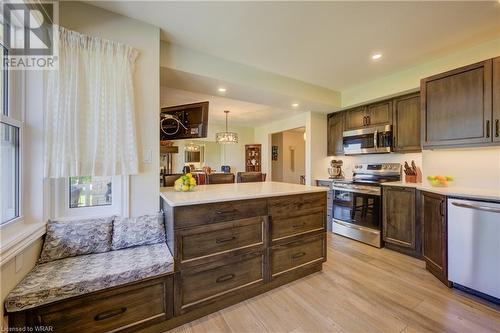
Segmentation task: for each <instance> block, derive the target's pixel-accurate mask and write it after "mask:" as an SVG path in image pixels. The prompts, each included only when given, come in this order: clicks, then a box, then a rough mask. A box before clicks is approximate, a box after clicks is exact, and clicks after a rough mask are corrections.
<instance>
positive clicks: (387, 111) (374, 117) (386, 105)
mask: <svg viewBox="0 0 500 333" xmlns="http://www.w3.org/2000/svg"><path fill="white" fill-rule="evenodd" d="M391 122H392V100H389V101H383V102H380V103H375V104H370V105H368V107H367V109H366V126H383V125H390V124H391Z"/></svg>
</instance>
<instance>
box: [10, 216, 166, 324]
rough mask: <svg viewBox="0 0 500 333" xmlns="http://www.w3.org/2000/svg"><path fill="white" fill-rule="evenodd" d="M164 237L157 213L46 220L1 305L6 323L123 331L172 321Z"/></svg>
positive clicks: (161, 218)
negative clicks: (36, 250)
mask: <svg viewBox="0 0 500 333" xmlns="http://www.w3.org/2000/svg"><path fill="white" fill-rule="evenodd" d="M165 239H166V237H165V226H164V222H163V215H162V214H161V213H159V214H154V215H145V216H141V217H137V218H123V217H118V216H111V217H102V218H92V219H84V220H68V221H49V222H48V224H47V233H46V236H45V240H44V245H43V248H42V253H41V255H40V258H39V260H38V262H37V264H36V266H35V267H34V268H33V270H31V272H30V273H28V275H27V276H26V277H24V279H23V280H22V281H21V282H20V283H19V284H18V285H17V286H16V287H15V288H14V289H13V290H12V291H11V292H10V293H9V294H8V296H7V298H6V300H5V309H6V312H7V313H8V315H9V326H11V327H34V326H35V327H36V326H40V327H41V326H43V327H47V326H50V327H52V330H53V331H56V332H57V331H60V332H65V331H92V332H107V331H120V330H122V329H123V330H127V331H130V330H135V328H137V329H138V328H142V327H145V326H147V325H148V324H151V323H155V322H158V321H162V320H166V319H168V318H170V317H172V314H173V310H172V305H171V302H172V301H171V300H172V293H173V272H174V260H173V258H172V255H171V253H170V250H169V249H168V247H167V245H166V243H165Z"/></svg>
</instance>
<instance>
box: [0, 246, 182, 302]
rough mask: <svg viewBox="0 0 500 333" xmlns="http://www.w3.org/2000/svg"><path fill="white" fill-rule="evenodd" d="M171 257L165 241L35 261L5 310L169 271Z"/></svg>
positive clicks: (68, 296)
mask: <svg viewBox="0 0 500 333" xmlns="http://www.w3.org/2000/svg"><path fill="white" fill-rule="evenodd" d="M173 268H174V260H173V258H172V255H171V254H170V251H169V249H168V247H167V245H166V244H165V243H160V244H154V245H144V246H138V247H133V248H128V249H123V250H118V251H110V252H105V253H97V254H89V255H84V256H78V257H71V258H66V259H61V260H56V261H51V262H47V263H43V264H38V265H37V266H35V268H33V270H32V271H31V272H30V273H29V274H28V275H27V276H26V277H25V278H24V279H23V280H22V281H21V282H20V283H19V284H18V285H17V287H16V288H15V289H14V290H12V291H11V292H10V294H9V295H8V296H7V298H6V300H5V308H6V309H7V311H8V312H15V311H21V310H26V309H30V308H34V307H37V306H40V305H44V304H49V303H52V302H55V301H59V300H63V299H66V298H70V297H74V296H79V295H83V294H87V293H90V292H94V291H99V290H103V289H106V288H110V287H114V286H119V285H122V284H126V283H129V282H135V281H138V280H141V279H144V278H148V277H153V276H157V275H160V274H165V273H171V272H173Z"/></svg>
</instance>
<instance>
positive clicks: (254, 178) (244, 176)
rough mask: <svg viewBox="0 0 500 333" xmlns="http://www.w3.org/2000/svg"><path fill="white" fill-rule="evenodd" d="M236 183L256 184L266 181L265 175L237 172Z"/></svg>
mask: <svg viewBox="0 0 500 333" xmlns="http://www.w3.org/2000/svg"><path fill="white" fill-rule="evenodd" d="M236 179H237V182H238V183H256V182H264V181H266V174H265V173H262V172H238V175H237V177H236Z"/></svg>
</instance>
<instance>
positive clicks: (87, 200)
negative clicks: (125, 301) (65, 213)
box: [69, 177, 112, 208]
mask: <svg viewBox="0 0 500 333" xmlns="http://www.w3.org/2000/svg"><path fill="white" fill-rule="evenodd" d="M111 191H112V187H111V177H70V179H69V208H81V207H95V206H111V203H112V202H111V199H112V195H111V193H112V192H111Z"/></svg>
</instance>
